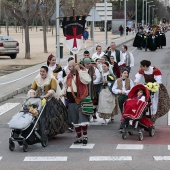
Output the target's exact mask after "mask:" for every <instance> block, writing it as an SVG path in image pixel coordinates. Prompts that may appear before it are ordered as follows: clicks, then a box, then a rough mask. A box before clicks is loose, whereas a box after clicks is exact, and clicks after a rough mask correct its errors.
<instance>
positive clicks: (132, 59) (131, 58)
mask: <svg viewBox="0 0 170 170" xmlns="http://www.w3.org/2000/svg"><path fill="white" fill-rule="evenodd" d="M122 55H123V58H124V63H126V58H127V52H125V53H122ZM129 55H130V67H133V66H134V56H133V54H132V53H130V52H129ZM124 63H123V64H124Z"/></svg>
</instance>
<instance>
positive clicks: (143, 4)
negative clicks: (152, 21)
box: [142, 0, 145, 26]
mask: <svg viewBox="0 0 170 170" xmlns="http://www.w3.org/2000/svg"><path fill="white" fill-rule="evenodd" d="M144 3H145V0H143V2H142V26H144Z"/></svg>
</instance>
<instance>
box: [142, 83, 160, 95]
mask: <svg viewBox="0 0 170 170" xmlns="http://www.w3.org/2000/svg"><path fill="white" fill-rule="evenodd" d="M145 87H146V88H147V89H148V90H149V91H150V92H151V93H152V94H153V93H156V92H157V91H159V84H158V83H156V82H154V83H151V82H149V83H147V84H146V85H145Z"/></svg>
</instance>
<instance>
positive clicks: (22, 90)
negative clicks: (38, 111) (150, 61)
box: [0, 37, 134, 103]
mask: <svg viewBox="0 0 170 170" xmlns="http://www.w3.org/2000/svg"><path fill="white" fill-rule="evenodd" d="M133 38H134V37H132V38H131V39H129V40H125V41H124V42H122V43H120V44H118V45H117V46H121V45H123V44H125V43H128V42H130V41H132V40H133ZM30 87H31V84H29V85H26V86H24V87H21V88H18V89H17V90H15V91H13V92H10V93H8V94H5V95H4V96H2V97H0V103H1V102H4V101H6V100H8V99H10V98H13V97H14V96H16V95H18V94H21V93H27V91H28V90H29V89H30Z"/></svg>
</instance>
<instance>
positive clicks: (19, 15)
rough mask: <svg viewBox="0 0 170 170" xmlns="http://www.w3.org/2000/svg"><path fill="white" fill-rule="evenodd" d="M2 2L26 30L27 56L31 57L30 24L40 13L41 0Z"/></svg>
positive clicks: (6, 0) (5, 0) (10, 0)
mask: <svg viewBox="0 0 170 170" xmlns="http://www.w3.org/2000/svg"><path fill="white" fill-rule="evenodd" d="M2 4H3V6H4V8H5V9H6V11H9V12H10V13H11V15H12V16H14V17H15V18H16V19H17V20H18V21H19V22H21V23H22V26H23V28H24V31H25V58H26V59H30V58H31V57H30V40H29V24H30V23H32V20H33V18H34V16H35V15H36V14H37V13H38V10H39V4H40V0H15V1H14V0H3V1H2Z"/></svg>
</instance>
